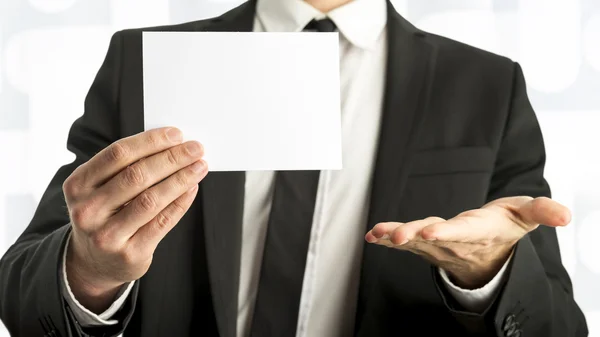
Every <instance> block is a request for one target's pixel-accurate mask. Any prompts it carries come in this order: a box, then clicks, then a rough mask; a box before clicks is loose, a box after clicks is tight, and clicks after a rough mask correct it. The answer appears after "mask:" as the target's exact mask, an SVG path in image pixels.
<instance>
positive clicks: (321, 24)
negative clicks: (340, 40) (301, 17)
mask: <svg viewBox="0 0 600 337" xmlns="http://www.w3.org/2000/svg"><path fill="white" fill-rule="evenodd" d="M335 29H336V27H335V23H333V21H331V19H330V18H325V19H321V20H315V19H313V20H312V21H311V22H309V23H308V25H306V27H304V30H306V31H311V32H326V33H330V32H334V31H335Z"/></svg>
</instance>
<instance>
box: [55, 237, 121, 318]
mask: <svg viewBox="0 0 600 337" xmlns="http://www.w3.org/2000/svg"><path fill="white" fill-rule="evenodd" d="M74 246H75V243H74V242H71V244H70V245H69V247H68V249H67V252H66V253H67V254H66V261H65V274H66V275H65V276H66V278H67V284H68V287H69V288H70V290H71V292H72V294H73V296H74V298H75V299H76V300H77V302H79V304H81V305H82V306H83V307H85V308H86V309H88V310H90V311H91V312H93V313H95V314H100V313H102V312H104V311H105V310H106V309H108V308H109V307H110V305H111V304H112V302H113V301H114V299H115V297H116V295H117V294H118V292H119V290H120V289H121V287H122V286H123V284H124V283H122V282H111V281H107V280H102V279H101V278H100V277H97V276H94V274H95V273H94V272H92V271H90V270H87V269H88V267H89V268H93V266H92V265H91V263H90V262H89V261H86V260H85V259H84V258H82V257H81V256H79V255H78V254H77V253H76V249H75V247H74Z"/></svg>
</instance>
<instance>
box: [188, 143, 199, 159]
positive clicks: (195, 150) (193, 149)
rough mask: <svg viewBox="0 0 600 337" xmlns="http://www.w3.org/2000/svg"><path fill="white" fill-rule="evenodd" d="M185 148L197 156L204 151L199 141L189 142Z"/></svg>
mask: <svg viewBox="0 0 600 337" xmlns="http://www.w3.org/2000/svg"><path fill="white" fill-rule="evenodd" d="M185 148H186V149H187V150H188V152H189V153H190V155H192V156H197V155H199V154H200V152H202V146H200V143H198V142H189V143H187V144H186V145H185Z"/></svg>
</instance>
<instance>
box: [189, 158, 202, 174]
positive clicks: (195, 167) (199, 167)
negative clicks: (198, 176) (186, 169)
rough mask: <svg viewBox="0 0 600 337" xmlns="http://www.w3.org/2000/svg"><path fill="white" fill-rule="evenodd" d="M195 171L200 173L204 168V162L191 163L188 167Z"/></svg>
mask: <svg viewBox="0 0 600 337" xmlns="http://www.w3.org/2000/svg"><path fill="white" fill-rule="evenodd" d="M190 168H191V169H192V171H194V172H195V173H200V172H202V170H204V164H203V163H202V162H201V161H197V162H195V163H193V164H192V165H191V167H190Z"/></svg>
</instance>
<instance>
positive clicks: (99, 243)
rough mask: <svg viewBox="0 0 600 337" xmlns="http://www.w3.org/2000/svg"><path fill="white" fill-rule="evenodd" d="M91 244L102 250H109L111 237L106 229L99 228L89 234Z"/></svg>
mask: <svg viewBox="0 0 600 337" xmlns="http://www.w3.org/2000/svg"><path fill="white" fill-rule="evenodd" d="M90 239H91V241H92V244H93V245H94V247H96V249H98V250H100V251H103V252H110V251H111V250H112V249H111V247H112V238H111V236H110V234H109V233H108V232H107V231H106V230H99V231H96V232H94V233H93V234H92V235H90Z"/></svg>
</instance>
